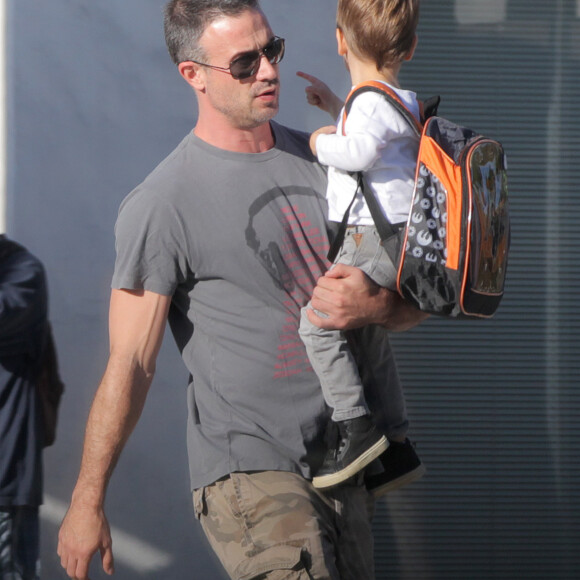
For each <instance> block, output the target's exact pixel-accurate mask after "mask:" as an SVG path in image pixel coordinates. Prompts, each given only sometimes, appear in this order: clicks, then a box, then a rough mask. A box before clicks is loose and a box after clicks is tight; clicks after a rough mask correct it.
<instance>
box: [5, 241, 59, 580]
mask: <svg viewBox="0 0 580 580" xmlns="http://www.w3.org/2000/svg"><path fill="white" fill-rule="evenodd" d="M47 302H48V300H47V284H46V275H45V271H44V268H43V266H42V263H41V262H40V261H39V260H38V259H37V258H36V257H35V256H33V255H32V254H31V253H30V252H29V251H28V250H27V249H26V248H24V247H23V246H21V245H20V244H17V243H16V242H13V241H12V240H9V239H8V238H7V237H6V236H5V235H0V579H2V580H5V579H7V578H10V580H35V579H37V578H39V571H38V570H39V517H38V512H39V505H40V504H41V503H42V448H43V422H42V412H41V404H40V400H39V396H38V392H37V388H36V386H37V385H36V382H37V378H38V376H39V371H40V361H41V355H42V351H43V343H44V337H45V334H46V328H47Z"/></svg>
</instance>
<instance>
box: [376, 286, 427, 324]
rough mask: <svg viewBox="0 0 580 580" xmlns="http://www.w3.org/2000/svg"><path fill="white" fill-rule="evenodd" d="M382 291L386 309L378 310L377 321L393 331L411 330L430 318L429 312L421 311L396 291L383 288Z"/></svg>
mask: <svg viewBox="0 0 580 580" xmlns="http://www.w3.org/2000/svg"><path fill="white" fill-rule="evenodd" d="M380 293H381V294H383V296H384V310H383V311H382V312H381V311H379V312H378V320H377V321H376V322H377V323H378V324H381V326H384V327H385V328H386V329H388V330H390V331H391V332H403V331H405V330H409V329H411V328H413V327H414V326H417V325H418V324H420V323H421V322H423V321H424V320H426V319H427V318H429V314H426V313H425V312H421V311H420V310H418V309H417V308H415V307H414V306H412V305H411V304H409V303H408V302H407V301H406V300H405V299H404V298H402V297H401V296H400V295H399V294H397V293H396V292H392V291H390V290H387V289H386V288H381V290H380Z"/></svg>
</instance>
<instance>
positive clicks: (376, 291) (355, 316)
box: [308, 264, 429, 332]
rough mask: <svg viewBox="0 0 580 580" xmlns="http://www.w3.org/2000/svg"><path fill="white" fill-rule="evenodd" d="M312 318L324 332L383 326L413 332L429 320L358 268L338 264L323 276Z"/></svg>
mask: <svg viewBox="0 0 580 580" xmlns="http://www.w3.org/2000/svg"><path fill="white" fill-rule="evenodd" d="M311 302H312V307H313V308H314V309H316V310H319V311H321V312H324V313H325V314H327V315H328V317H327V318H322V317H320V316H318V315H317V314H316V312H314V311H313V310H309V311H308V318H309V319H310V321H311V322H312V323H313V324H316V325H317V326H320V327H321V328H328V329H339V330H349V329H352V328H359V327H361V326H366V325H367V324H380V325H382V326H384V327H385V328H387V329H388V330H390V331H393V332H402V331H404V330H408V329H410V328H413V327H414V326H416V325H417V324H419V323H420V322H422V321H423V320H425V319H426V318H428V317H429V315H428V314H425V313H424V312H421V311H420V310H417V309H416V308H415V307H413V306H412V305H410V304H409V303H407V302H406V301H405V300H404V299H403V298H401V296H399V295H398V294H397V293H395V292H391V291H390V290H387V289H385V288H381V287H380V286H377V285H376V284H375V283H374V282H373V281H372V280H371V279H370V278H369V277H368V276H367V275H366V274H364V273H363V272H362V271H361V270H359V269H358V268H354V267H352V266H345V265H343V264H338V265H337V266H335V267H334V268H332V270H329V271H328V272H327V273H326V274H325V275H324V276H322V277H321V278H320V279H319V280H318V283H317V285H316V288H315V289H314V293H313V295H312V301H311Z"/></svg>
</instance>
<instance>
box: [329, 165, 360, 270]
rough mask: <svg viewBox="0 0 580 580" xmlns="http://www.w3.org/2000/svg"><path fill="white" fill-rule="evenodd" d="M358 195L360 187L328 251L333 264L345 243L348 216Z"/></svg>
mask: <svg viewBox="0 0 580 580" xmlns="http://www.w3.org/2000/svg"><path fill="white" fill-rule="evenodd" d="M359 175H361V174H359ZM359 185H360V181H359ZM357 193H358V187H357V188H356V191H355V192H354V195H353V196H352V199H351V200H350V203H349V204H348V207H347V208H346V211H345V212H344V215H343V216H342V221H341V222H340V225H339V226H338V231H337V232H336V236H335V237H334V240H333V241H332V244H331V246H330V249H329V250H328V254H327V255H326V257H327V258H328V259H329V260H330V261H331V262H334V260H335V259H336V256H337V255H338V251H339V250H340V248H341V246H342V243H343V242H344V236H345V234H346V226H347V225H348V216H349V215H350V208H351V207H352V204H353V203H354V200H355V199H356V194H357Z"/></svg>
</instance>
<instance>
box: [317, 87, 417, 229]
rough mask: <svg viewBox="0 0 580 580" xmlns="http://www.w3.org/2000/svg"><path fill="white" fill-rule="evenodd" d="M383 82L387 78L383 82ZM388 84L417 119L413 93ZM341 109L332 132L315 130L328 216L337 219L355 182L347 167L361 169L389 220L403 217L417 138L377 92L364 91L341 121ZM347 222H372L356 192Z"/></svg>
mask: <svg viewBox="0 0 580 580" xmlns="http://www.w3.org/2000/svg"><path fill="white" fill-rule="evenodd" d="M385 84H386V83H385ZM387 86H389V87H390V88H391V89H392V90H394V91H395V92H396V93H397V95H398V96H399V97H400V98H401V99H402V101H403V103H404V104H405V105H406V106H407V108H408V109H409V110H410V111H411V112H412V113H413V115H414V116H415V117H416V118H417V119H419V103H418V102H417V95H416V94H415V93H414V92H412V91H406V90H402V89H397V88H395V87H392V86H390V85H387ZM342 119H343V113H342V111H341V114H340V117H339V119H338V121H337V132H336V134H335V135H319V136H318V138H317V140H316V151H317V155H318V160H319V161H320V163H322V164H323V165H328V166H329V170H328V189H327V199H328V212H329V219H330V220H332V221H337V222H340V221H342V218H343V216H344V213H345V211H346V209H347V207H348V204H349V203H350V201H351V200H352V197H353V195H354V192H355V190H356V187H357V182H356V177H353V176H351V175H349V173H348V172H357V171H363V172H364V174H365V176H366V180H367V183H368V184H369V186H370V188H371V190H372V191H373V192H374V193H375V195H376V196H377V199H378V201H379V204H380V206H381V207H382V208H383V211H384V212H385V215H386V217H387V219H388V220H389V221H390V222H391V223H399V222H404V221H406V220H407V216H408V215H409V210H410V206H411V197H412V194H413V185H414V180H415V165H416V162H417V153H418V150H419V140H418V138H417V136H416V134H415V133H414V132H413V130H412V129H411V128H410V127H409V125H408V123H407V121H406V120H405V119H404V118H403V117H402V116H401V114H400V113H399V112H397V110H396V109H395V108H394V107H393V106H392V105H391V104H389V103H388V102H387V100H386V99H385V98H384V97H383V96H382V95H380V94H377V93H375V92H371V91H369V92H365V93H362V94H360V95H358V96H357V97H356V98H355V100H354V101H353V103H352V106H351V109H350V111H349V113H348V116H347V119H346V124H345V127H344V133H345V134H344V135H343V127H342ZM348 223H349V224H350V225H373V224H374V222H373V218H372V217H371V214H370V211H369V208H368V206H367V204H366V202H365V200H364V198H363V196H362V193H361V192H359V193H358V194H357V199H356V200H355V202H354V204H353V206H352V208H351V210H350V216H349V221H348Z"/></svg>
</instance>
